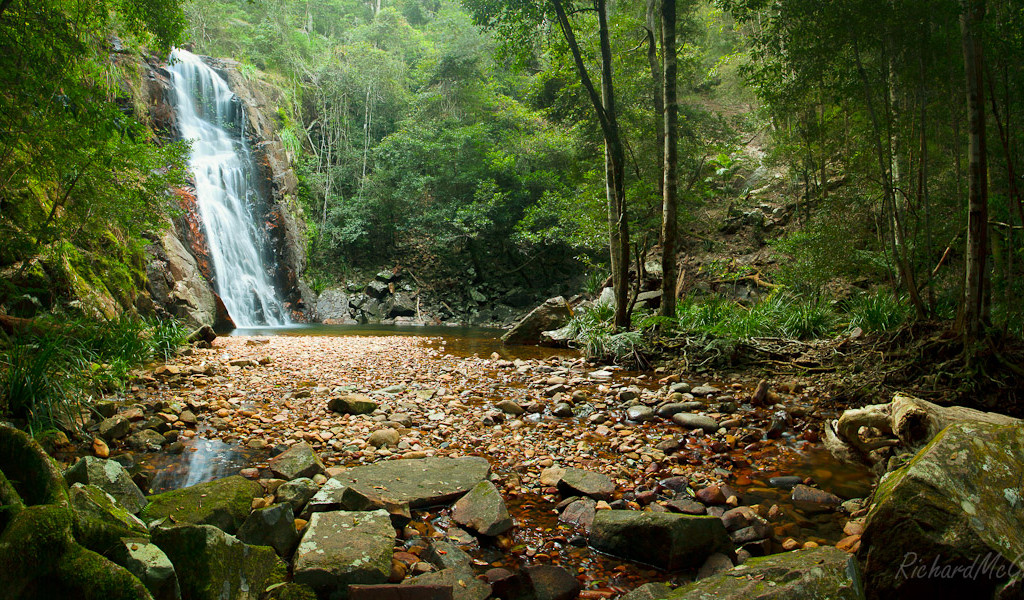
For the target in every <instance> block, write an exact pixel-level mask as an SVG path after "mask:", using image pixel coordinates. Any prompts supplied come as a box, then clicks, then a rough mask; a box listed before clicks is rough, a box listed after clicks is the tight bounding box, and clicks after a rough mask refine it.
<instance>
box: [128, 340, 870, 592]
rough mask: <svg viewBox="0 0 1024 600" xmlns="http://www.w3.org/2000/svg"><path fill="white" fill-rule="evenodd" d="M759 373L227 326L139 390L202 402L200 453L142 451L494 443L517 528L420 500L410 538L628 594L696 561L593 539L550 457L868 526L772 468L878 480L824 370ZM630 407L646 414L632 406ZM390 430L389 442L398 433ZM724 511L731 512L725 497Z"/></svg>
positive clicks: (809, 478) (779, 517)
mask: <svg viewBox="0 0 1024 600" xmlns="http://www.w3.org/2000/svg"><path fill="white" fill-rule="evenodd" d="M757 383H758V379H757V378H756V377H751V376H747V375H741V374H733V375H727V376H722V377H721V378H716V376H714V375H713V374H711V373H706V374H704V375H697V376H694V375H692V374H690V373H688V372H683V371H675V370H671V369H668V370H666V369H664V368H662V369H659V372H657V373H655V372H636V371H626V370H623V369H620V368H617V367H608V366H604V367H602V366H600V365H595V364H591V363H588V362H587V361H585V360H584V359H582V358H581V357H580V356H578V355H577V354H576V353H574V352H572V351H567V350H545V349H538V348H526V347H519V348H511V349H510V348H503V347H501V346H496V345H494V343H493V342H486V341H480V340H467V339H459V338H438V337H415V336H397V335H396V336H377V337H369V336H345V337H328V336H275V337H269V338H251V337H240V336H239V337H222V338H218V339H217V340H216V341H215V342H214V343H213V346H212V348H210V349H198V348H197V349H193V350H191V351H189V353H187V355H185V356H181V357H178V359H176V360H175V363H174V364H171V365H163V366H159V367H157V368H156V369H154V370H153V371H151V372H149V373H148V374H147V375H145V376H144V377H142V378H141V379H140V380H139V381H138V383H137V384H136V386H135V387H134V388H133V389H132V390H130V392H129V394H128V396H129V397H130V398H131V400H132V401H137V402H142V403H143V405H148V406H153V407H156V409H157V410H159V409H160V408H161V407H170V406H172V405H175V404H177V406H178V409H179V410H180V408H181V407H182V406H187V407H188V408H189V409H190V410H191V411H193V412H194V413H195V415H196V416H197V421H198V422H197V423H196V424H195V425H190V426H188V427H187V428H184V429H182V431H181V436H182V440H185V444H184V445H183V446H184V449H185V452H184V454H183V455H180V457H178V458H175V457H174V456H170V457H168V456H167V455H166V451H164V452H162V453H160V454H159V455H153V456H145V455H139V456H137V457H136V460H137V461H138V464H140V466H142V467H143V469H148V470H150V471H157V470H160V471H166V470H168V469H170V470H175V469H177V470H180V471H182V472H183V473H182V474H183V475H184V472H186V471H187V470H188V469H189V462H190V461H189V452H191V451H194V450H196V449H197V446H196V444H195V443H194V442H190V441H188V440H189V438H202V439H206V440H221V441H223V442H225V443H227V444H229V445H231V446H234V447H241V448H243V449H245V450H244V451H243V454H244V460H243V462H242V464H236V465H235V466H234V467H233V468H234V469H235V471H234V472H237V471H238V468H239V467H241V466H245V467H248V468H249V469H250V471H249V474H250V476H262V477H266V476H268V475H267V473H268V471H267V470H266V467H267V462H266V460H267V459H268V458H269V456H270V454H271V452H272V449H274V448H275V447H276V448H277V449H278V450H280V449H281V448H283V447H284V444H287V443H291V442H294V441H299V440H302V441H306V442H308V443H310V444H311V445H312V446H313V447H314V448H315V449H316V450H317V452H318V454H319V455H320V457H321V458H322V459H323V460H324V462H325V464H326V465H327V466H328V467H335V468H339V467H351V466H355V465H359V464H364V463H370V462H374V461H378V460H386V459H389V458H396V457H398V456H402V457H407V458H414V457H424V456H452V457H454V456H461V455H477V456H484V457H486V458H487V459H488V460H489V461H490V463H491V465H492V473H493V475H492V479H493V480H494V482H495V485H497V486H498V488H499V489H500V490H501V491H502V494H503V496H504V498H505V501H506V502H507V504H508V506H509V510H510V512H511V513H512V516H513V518H514V520H515V525H516V526H515V528H514V529H513V530H511V531H510V532H509V533H508V534H506V535H502V536H499V537H498V538H496V539H478V538H475V537H474V536H472V535H469V534H467V533H466V532H465V531H462V530H461V529H460V528H458V527H456V526H455V524H454V523H452V522H451V520H450V518H449V517H450V515H449V509H436V510H430V511H414V515H413V516H414V523H413V526H412V527H411V528H406V531H405V534H404V535H405V539H404V540H402V541H401V543H402V544H403V545H404V546H409V545H410V544H414V543H415V540H416V538H417V537H420V536H426V537H428V538H431V537H432V538H440V537H447V538H449V539H451V540H453V541H455V542H456V543H458V544H460V545H462V546H463V547H464V549H466V550H467V551H469V552H470V554H471V555H472V556H473V557H474V561H475V562H474V564H475V565H476V566H477V567H479V568H489V567H493V566H502V567H507V568H513V569H515V568H519V567H522V566H527V565H530V564H539V563H541V564H560V565H562V566H564V567H567V568H569V569H570V570H571V571H572V572H573V573H576V574H578V577H579V578H580V579H581V580H582V581H583V583H584V587H585V588H588V589H591V590H597V591H598V592H601V593H607V594H608V595H614V594H616V593H618V592H621V591H623V590H625V589H630V588H632V587H634V586H635V585H637V584H638V583H639V582H642V581H652V580H669V579H673V578H676V577H681V578H682V579H685V578H686V577H687V576H689V575H680V574H678V573H664V572H660V571H656V570H653V569H649V568H646V567H643V566H642V565H637V564H635V563H624V562H621V561H617V560H615V559H612V558H610V557H607V556H604V555H601V554H599V553H597V552H594V551H591V550H589V549H588V548H587V547H586V543H585V538H584V537H583V534H584V533H585V532H584V531H583V529H584V528H583V527H582V526H581V525H579V524H575V523H567V522H560V521H559V514H558V510H557V509H556V507H557V508H564V506H565V503H564V502H563V500H564V498H563V497H561V496H560V495H559V493H558V490H557V489H556V488H553V487H551V484H550V483H545V481H544V480H543V477H542V473H543V471H544V469H546V468H548V467H551V466H561V467H577V468H581V469H585V470H587V471H592V472H598V473H603V474H605V475H607V476H608V477H610V478H611V479H612V481H613V482H614V483H615V486H616V492H615V497H614V499H612V500H611V501H610V503H608V504H605V505H604V507H608V506H611V507H617V508H626V507H633V508H640V507H642V506H646V505H649V504H657V505H659V506H660V507H661V509H666V510H669V509H672V508H671V503H672V500H673V491H672V490H669V489H667V488H666V487H665V486H664V485H662V483H663V482H664V481H666V480H667V479H668V478H671V477H676V476H681V477H685V479H686V481H688V482H689V485H690V486H691V487H692V488H693V489H694V490H698V491H699V490H701V489H703V488H706V487H708V486H726V487H725V488H723V489H725V490H729V489H730V488H731V489H732V490H734V492H733V493H734V494H735V495H736V496H737V497H738V498H740V499H741V502H742V504H744V505H753V508H754V509H755V510H757V511H758V512H759V513H763V514H764V515H766V516H769V518H770V520H771V521H772V527H773V535H772V540H769V541H765V542H763V547H762V548H761V550H762V551H765V552H779V551H782V550H783V549H791V548H792V547H799V546H801V545H807V546H812V545H815V544H819V545H820V544H829V545H835V544H837V543H843V540H844V539H846V542H845V543H846V544H847V546H849V545H851V544H852V543H853V541H855V540H853V541H851V540H850V539H847V538H849V536H848V535H847V532H849V531H851V527H852V528H853V529H852V530H853V531H856V523H854V524H853V525H850V521H851V515H850V514H849V513H848V512H843V511H840V510H838V509H837V508H836V507H833V508H832V510H825V511H820V510H813V511H809V512H803V510H802V509H799V508H797V507H796V506H795V505H794V503H793V501H792V500H791V498H790V492H789V490H788V489H787V488H786V487H785V485H783V486H781V487H780V486H779V485H777V483H773V481H772V478H775V477H782V476H789V477H790V479H793V478H794V477H795V480H796V481H803V482H805V483H808V484H812V485H816V486H818V487H820V488H821V489H823V490H826V491H829V492H832V493H834V494H836V495H838V496H839V497H841V498H843V499H851V498H853V499H856V498H863V497H865V496H866V495H867V493H868V492H869V491H870V487H871V485H872V482H873V480H872V477H871V475H870V473H869V472H868V471H867V470H866V469H857V468H851V467H848V466H843V465H839V464H837V463H836V462H835V461H834V460H833V459H832V458H831V456H830V455H828V453H827V452H825V451H824V450H823V449H822V448H821V445H820V444H819V442H818V440H819V433H818V432H819V431H820V422H821V420H822V419H825V418H832V417H835V416H837V410H836V408H835V407H834V406H833V405H832V403H831V402H830V401H829V399H828V397H827V394H825V393H824V390H823V388H822V387H820V385H819V384H818V383H817V381H816V380H815V378H814V377H807V376H794V377H784V378H779V379H777V380H775V383H774V385H773V386H772V394H771V399H772V400H773V401H774V402H777V404H775V405H757V403H756V402H754V399H753V398H752V397H753V395H754V390H755V388H756V386H757ZM679 384H682V385H684V386H685V387H684V388H680V387H678V385H679ZM672 385H676V386H677V388H676V389H677V391H678V390H679V389H686V388H689V392H688V393H687V394H686V396H685V397H684V398H683V399H684V400H686V401H690V402H695V403H698V404H694V405H691V406H690V409H691V410H693V409H695V408H696V407H698V406H699V411H700V412H702V413H704V414H705V415H707V416H709V417H711V418H712V419H714V420H715V421H716V422H717V423H718V424H719V425H720V426H721V427H724V428H725V432H724V433H722V432H721V431H719V432H715V433H702V432H701V430H699V429H692V428H688V427H687V428H684V427H681V426H679V425H677V424H676V423H675V422H674V421H673V420H671V419H670V418H663V417H661V416H657V414H656V409H657V408H658V407H660V406H662V405H663V404H664V403H666V402H667V401H670V400H674V401H678V400H679V398H670V394H671V391H670V386H672ZM349 393H358V394H365V395H367V396H369V397H370V398H372V399H373V400H374V401H375V402H376V403H377V410H376V411H375V412H374V413H372V414H366V415H343V414H337V413H334V412H332V411H331V410H330V408H329V404H330V400H331V399H332V398H334V397H337V396H339V395H341V394H349ZM630 407H634V408H633V409H634V411H635V413H634V415H633V416H635V417H636V420H630V419H628V418H627V410H628V409H630ZM637 407H639V408H637ZM645 409H646V410H645ZM558 415H562V416H558ZM385 438H386V439H387V440H388V443H386V444H385V445H380V442H381V441H382V440H384V439H385ZM378 446H379V447H378ZM179 448H180V446H179ZM179 451H180V450H179ZM115 453H116V451H115ZM253 469H256V470H258V472H259V474H258V475H257V473H256V471H255V470H253ZM154 474H156V473H154ZM224 474H230V473H221V474H220V475H224ZM164 475H165V474H164ZM164 479H165V480H166V478H164ZM792 485H793V482H792V481H789V483H788V486H789V487H792ZM723 500H724V498H723ZM676 501H678V498H677V499H676ZM560 503H561V504H560ZM666 507H668V508H666ZM773 507H774V508H773ZM728 508H729V506H724V507H722V509H728ZM715 510H718V511H719V512H721V510H719V509H718V507H715V506H709V507H708V512H713V511H715ZM844 530H846V531H844ZM682 579H680V581H681V580H682ZM594 597H606V596H600V595H598V596H594Z"/></svg>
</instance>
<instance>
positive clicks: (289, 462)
mask: <svg viewBox="0 0 1024 600" xmlns="http://www.w3.org/2000/svg"><path fill="white" fill-rule="evenodd" d="M325 470H326V469H325V468H324V464H323V463H322V462H320V457H318V456H317V455H316V452H314V451H313V447H312V446H310V445H309V444H307V443H305V442H300V443H298V444H295V445H293V446H292V447H290V448H288V449H287V450H285V451H284V452H282V453H281V454H278V455H277V456H275V457H274V458H272V459H270V472H271V473H273V474H274V475H276V476H278V477H280V478H281V479H286V480H289V481H290V480H292V479H298V478H300V477H313V476H314V475H322V474H323V473H324V472H325Z"/></svg>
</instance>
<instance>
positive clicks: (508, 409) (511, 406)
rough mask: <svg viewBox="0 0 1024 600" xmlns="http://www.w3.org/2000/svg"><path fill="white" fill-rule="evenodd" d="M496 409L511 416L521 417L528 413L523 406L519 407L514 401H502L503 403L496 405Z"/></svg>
mask: <svg viewBox="0 0 1024 600" xmlns="http://www.w3.org/2000/svg"><path fill="white" fill-rule="evenodd" d="M494 407H495V408H497V409H498V410H500V411H502V412H504V413H508V414H510V415H521V414H523V413H524V412H526V411H525V410H524V409H523V407H522V406H519V404H517V403H516V402H513V401H512V400H502V401H501V402H498V403H497V404H495V405H494Z"/></svg>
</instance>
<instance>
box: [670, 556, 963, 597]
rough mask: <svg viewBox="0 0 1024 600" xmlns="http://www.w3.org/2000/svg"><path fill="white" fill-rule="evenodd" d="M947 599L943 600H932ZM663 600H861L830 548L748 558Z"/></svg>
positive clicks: (852, 571) (850, 566)
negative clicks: (821, 599)
mask: <svg viewBox="0 0 1024 600" xmlns="http://www.w3.org/2000/svg"><path fill="white" fill-rule="evenodd" d="M939 597H948V596H936V598H939ZM657 598H662V599H668V600H711V599H714V600H747V599H749V598H758V599H759V600H818V599H819V598H828V599H829V600H863V598H864V588H863V585H862V584H861V581H860V574H859V572H858V570H857V561H856V560H854V558H853V557H852V556H850V555H849V554H847V553H845V552H843V551H842V550H836V549H835V548H832V547H829V546H823V547H820V548H809V549H806V550H794V551H792V552H783V553H781V554H772V555H770V556H765V557H761V558H752V559H749V560H747V561H746V562H745V563H743V564H742V565H739V566H737V567H733V568H732V569H729V570H728V571H723V572H721V573H717V574H715V575H712V576H711V577H707V578H705V579H701V580H699V581H695V582H693V583H691V584H688V585H684V586H682V587H680V588H678V589H676V590H675V591H673V592H671V593H670V594H668V595H667V596H657Z"/></svg>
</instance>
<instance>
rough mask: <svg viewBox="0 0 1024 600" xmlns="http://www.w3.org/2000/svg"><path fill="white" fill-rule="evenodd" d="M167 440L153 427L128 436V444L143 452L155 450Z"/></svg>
mask: <svg viewBox="0 0 1024 600" xmlns="http://www.w3.org/2000/svg"><path fill="white" fill-rule="evenodd" d="M166 441H167V440H166V439H164V436H163V435H161V434H160V433H158V432H156V431H155V430H153V429H143V430H141V431H137V432H135V433H133V434H131V435H130V436H128V445H129V446H131V447H132V448H133V449H135V450H140V451H143V452H156V451H158V450H160V448H161V447H162V446H163V445H164V443H165V442H166Z"/></svg>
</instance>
